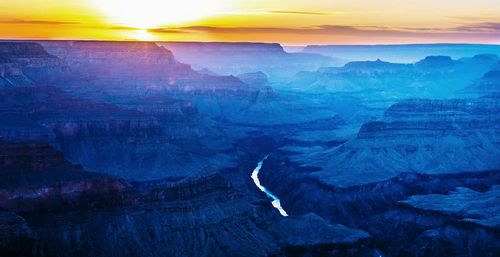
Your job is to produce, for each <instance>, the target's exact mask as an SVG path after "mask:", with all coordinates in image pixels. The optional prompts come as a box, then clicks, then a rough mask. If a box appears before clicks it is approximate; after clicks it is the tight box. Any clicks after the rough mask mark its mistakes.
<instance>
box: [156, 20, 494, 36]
mask: <svg viewBox="0 0 500 257" xmlns="http://www.w3.org/2000/svg"><path fill="white" fill-rule="evenodd" d="M150 32H156V33H196V32H203V33H213V34H297V35H346V36H362V37H414V38H436V37H445V38H460V37H474V36H481V37H488V38H493V37H500V23H476V24H467V25H461V26H456V27H450V28H426V27H420V28H419V27H417V28H413V27H394V28H391V27H384V26H344V25H318V26H309V27H298V28H279V27H216V26H184V27H168V28H159V29H153V30H150Z"/></svg>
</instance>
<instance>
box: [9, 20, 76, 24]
mask: <svg viewBox="0 0 500 257" xmlns="http://www.w3.org/2000/svg"><path fill="white" fill-rule="evenodd" d="M0 23H3V24H39V25H76V24H80V23H79V22H76V21H53V20H0Z"/></svg>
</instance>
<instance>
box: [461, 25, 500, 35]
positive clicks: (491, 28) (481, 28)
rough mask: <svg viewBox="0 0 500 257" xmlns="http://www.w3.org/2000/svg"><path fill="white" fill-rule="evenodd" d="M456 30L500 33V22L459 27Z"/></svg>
mask: <svg viewBox="0 0 500 257" xmlns="http://www.w3.org/2000/svg"><path fill="white" fill-rule="evenodd" d="M456 30H457V31H465V32H492V33H500V22H482V23H476V24H468V25H462V26H459V27H457V28H456Z"/></svg>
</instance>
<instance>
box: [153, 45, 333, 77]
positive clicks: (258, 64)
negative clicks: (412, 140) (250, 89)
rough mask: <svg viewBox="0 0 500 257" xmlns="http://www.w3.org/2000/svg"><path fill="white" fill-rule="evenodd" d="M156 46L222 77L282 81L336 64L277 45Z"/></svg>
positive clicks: (317, 55) (316, 55)
mask: <svg viewBox="0 0 500 257" xmlns="http://www.w3.org/2000/svg"><path fill="white" fill-rule="evenodd" d="M160 45H162V46H165V47H166V48H168V49H170V50H172V52H173V53H174V55H175V56H176V58H178V59H179V60H181V61H183V62H186V63H189V64H191V65H193V66H194V67H195V68H197V69H201V68H206V69H209V70H211V71H214V72H216V73H219V74H225V75H231V74H232V75H236V74H241V73H249V72H252V73H253V72H259V71H262V72H265V73H267V74H269V75H270V76H271V77H272V78H273V80H276V79H278V80H283V79H286V78H287V76H290V75H294V74H295V73H297V72H299V71H302V70H315V69H317V68H319V67H325V66H332V65H335V64H338V61H337V60H334V59H332V58H329V57H325V56H322V55H319V54H305V53H287V52H285V51H284V50H283V47H281V46H280V45H279V44H265V43H216V42H214V43H208V42H207V43H200V42H166V43H160Z"/></svg>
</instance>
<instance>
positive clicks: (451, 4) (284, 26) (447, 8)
mask: <svg viewBox="0 0 500 257" xmlns="http://www.w3.org/2000/svg"><path fill="white" fill-rule="evenodd" d="M0 38H3V39H83V40H148V41H229V42H233V41H244V42H278V43H281V44H283V45H290V46H293V45H310V44H404V43H492V44H500V4H499V2H498V0H474V1H473V0H419V1H410V0H377V1H375V0H363V1H361V0H302V1H298V0H288V1H285V0H246V1H244V0H138V1H136V0H0Z"/></svg>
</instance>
